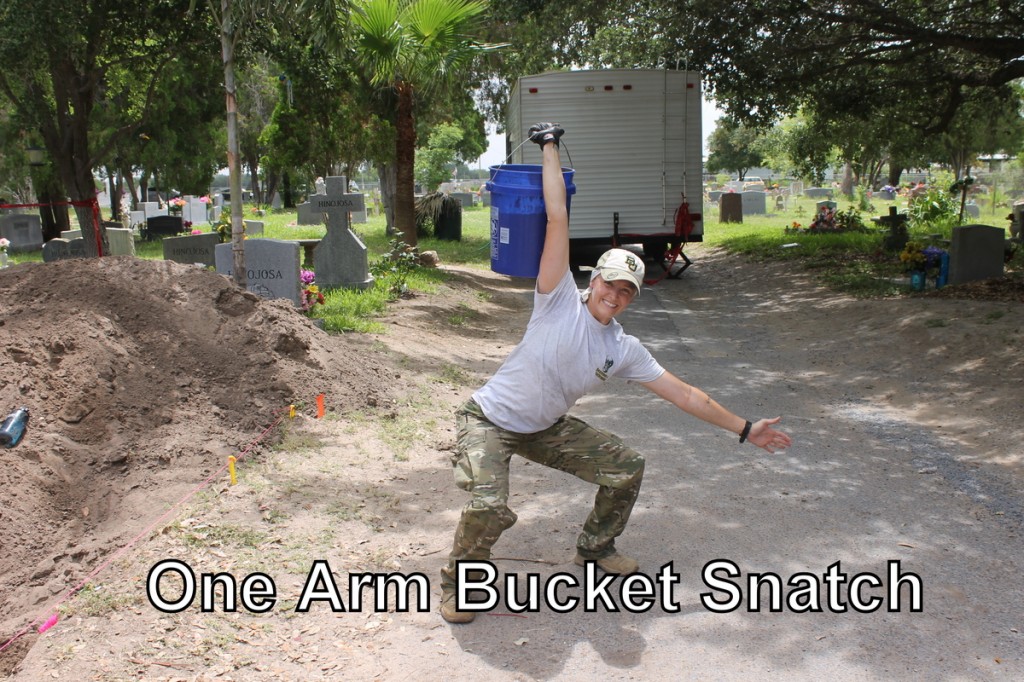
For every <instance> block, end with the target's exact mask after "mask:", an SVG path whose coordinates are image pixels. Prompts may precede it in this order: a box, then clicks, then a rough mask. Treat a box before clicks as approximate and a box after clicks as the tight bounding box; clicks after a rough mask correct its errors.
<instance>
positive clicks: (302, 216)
mask: <svg viewBox="0 0 1024 682" xmlns="http://www.w3.org/2000/svg"><path fill="white" fill-rule="evenodd" d="M313 196H314V197H315V196H318V195H316V194H314V195H313ZM310 199H311V200H312V199H313V197H310ZM295 208H296V209H298V211H299V218H298V220H297V221H296V222H297V223H298V224H299V225H319V224H320V223H322V222H323V220H324V218H323V216H322V215H320V214H319V213H315V212H314V211H313V204H311V203H309V202H308V201H307V202H306V203H304V204H299V205H298V206H296V207H295Z"/></svg>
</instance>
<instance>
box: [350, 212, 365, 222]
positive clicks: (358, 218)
mask: <svg viewBox="0 0 1024 682" xmlns="http://www.w3.org/2000/svg"><path fill="white" fill-rule="evenodd" d="M352 222H353V223H365V222H368V221H367V220H366V211H365V210H363V211H352Z"/></svg>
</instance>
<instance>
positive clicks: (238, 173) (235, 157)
mask: <svg viewBox="0 0 1024 682" xmlns="http://www.w3.org/2000/svg"><path fill="white" fill-rule="evenodd" d="M195 1H196V0H192V2H193V3H195ZM207 6H208V7H209V9H210V13H211V14H212V15H213V17H214V18H215V20H216V22H217V25H218V27H219V28H220V31H219V34H220V44H221V62H222V66H223V69H224V95H225V102H226V107H225V108H226V110H227V166H228V185H229V191H230V192H231V256H232V259H231V260H232V274H233V277H234V280H235V282H236V283H237V284H239V285H241V286H245V284H246V268H245V247H244V245H243V243H242V239H243V238H244V236H245V232H244V227H245V225H244V223H243V221H242V219H243V214H242V168H241V153H240V152H241V147H240V144H239V126H238V98H237V92H236V88H237V85H236V78H235V74H236V65H235V54H236V51H237V49H238V46H239V43H240V42H241V41H242V40H243V38H245V37H246V35H247V34H248V31H249V30H250V29H251V28H252V27H253V26H255V25H257V22H258V21H259V20H260V19H261V18H263V17H265V16H267V15H269V14H273V15H274V16H275V17H276V18H277V19H278V20H279V21H283V22H309V25H311V26H313V27H323V28H322V32H315V33H314V38H316V39H318V40H320V41H323V42H329V41H331V40H332V39H333V38H334V37H335V36H334V35H333V28H334V27H335V26H336V23H337V22H336V18H337V12H338V8H337V6H336V5H335V3H334V0H300V2H286V1H282V0H207Z"/></svg>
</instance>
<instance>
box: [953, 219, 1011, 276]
mask: <svg viewBox="0 0 1024 682" xmlns="http://www.w3.org/2000/svg"><path fill="white" fill-rule="evenodd" d="M1005 248H1006V230H1004V229H1003V228H1001V227H992V226H990V225H961V226H960V227H954V228H953V240H952V243H951V244H950V246H949V283H950V284H963V283H964V282H973V281H975V280H978V279H992V278H993V277H1002V276H1003V252H1004V249H1005Z"/></svg>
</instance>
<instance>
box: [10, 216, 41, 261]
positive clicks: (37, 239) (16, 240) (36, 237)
mask: <svg viewBox="0 0 1024 682" xmlns="http://www.w3.org/2000/svg"><path fill="white" fill-rule="evenodd" d="M0 237H4V238H5V239H7V240H8V241H9V242H10V243H11V244H10V246H8V247H7V250H8V251H10V252H11V253H16V252H18V251H35V250H37V249H41V248H43V226H42V221H41V220H40V218H39V216H38V215H37V214H17V213H15V214H12V215H5V216H2V217H0Z"/></svg>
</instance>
